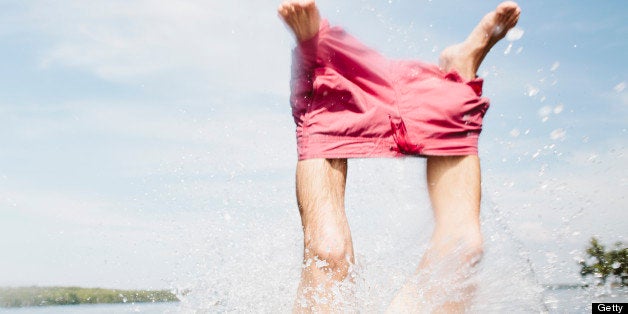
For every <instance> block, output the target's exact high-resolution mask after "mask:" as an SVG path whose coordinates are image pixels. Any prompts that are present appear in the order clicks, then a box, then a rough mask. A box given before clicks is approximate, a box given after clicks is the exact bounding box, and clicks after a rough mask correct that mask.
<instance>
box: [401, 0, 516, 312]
mask: <svg viewBox="0 0 628 314" xmlns="http://www.w3.org/2000/svg"><path fill="white" fill-rule="evenodd" d="M519 14H520V9H519V7H518V6H517V4H516V3H514V2H511V1H507V2H503V3H501V4H500V5H499V6H497V8H496V9H495V11H493V12H491V13H489V14H487V15H486V16H484V18H483V19H482V20H481V21H480V23H479V24H478V26H476V28H475V29H474V30H473V31H472V32H471V34H470V35H469V37H468V38H467V39H466V40H465V41H464V42H462V43H460V44H457V45H455V46H451V47H448V48H446V49H445V50H444V51H443V53H442V54H441V61H440V66H441V69H442V70H444V71H451V70H456V71H457V72H458V73H459V74H460V75H461V76H462V77H463V78H464V79H467V80H471V79H473V78H475V75H476V72H477V70H478V68H479V67H480V64H481V62H482V60H484V57H486V55H487V54H488V52H489V51H490V49H491V48H492V47H493V45H495V43H497V42H498V41H499V40H500V39H502V38H504V36H505V35H506V33H507V32H508V30H510V29H511V28H512V27H514V26H515V25H516V23H517V21H518V19H519ZM427 183H428V190H429V194H430V200H431V202H432V207H433V210H434V218H435V222H436V226H435V228H434V232H433V233H432V238H431V240H430V246H429V248H428V250H427V251H426V253H425V254H424V256H423V258H422V260H421V262H420V263H419V267H418V268H417V270H416V273H415V276H414V277H413V280H410V281H408V282H407V283H406V284H405V285H404V286H403V287H402V288H401V290H400V291H399V293H398V294H397V296H396V297H395V298H394V300H393V302H392V303H391V305H390V308H389V312H393V313H398V312H415V311H418V312H425V311H438V312H445V313H449V312H463V311H464V310H465V309H466V308H467V307H468V306H469V305H470V300H471V298H472V297H473V290H474V288H473V285H472V284H469V283H468V282H466V279H467V278H468V277H469V276H470V275H471V274H472V273H473V271H474V267H475V265H476V264H477V263H478V262H479V259H480V257H481V255H482V234H481V232H480V198H481V195H480V194H481V177H480V160H479V158H478V157H477V156H457V157H439V156H430V157H428V160H427Z"/></svg>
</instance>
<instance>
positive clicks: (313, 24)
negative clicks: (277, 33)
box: [277, 0, 321, 42]
mask: <svg viewBox="0 0 628 314" xmlns="http://www.w3.org/2000/svg"><path fill="white" fill-rule="evenodd" d="M277 12H278V13H279V16H281V18H282V19H283V20H284V22H286V24H288V26H289V27H290V28H291V29H292V32H293V33H294V35H295V36H296V38H297V41H299V42H301V41H306V40H308V39H310V38H312V37H314V36H315V35H316V33H318V28H319V26H320V22H321V17H320V15H319V13H318V8H317V7H316V3H315V2H314V0H287V1H284V2H283V3H282V4H281V5H280V6H279V8H278V9H277Z"/></svg>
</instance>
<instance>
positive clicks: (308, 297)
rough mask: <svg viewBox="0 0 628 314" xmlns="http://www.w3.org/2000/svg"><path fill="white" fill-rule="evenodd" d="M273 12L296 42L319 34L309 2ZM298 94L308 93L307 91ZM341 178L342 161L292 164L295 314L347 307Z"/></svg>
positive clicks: (347, 236)
mask: <svg viewBox="0 0 628 314" xmlns="http://www.w3.org/2000/svg"><path fill="white" fill-rule="evenodd" d="M277 11H278V13H279V15H280V17H281V18H282V19H283V20H284V22H286V24H287V25H288V26H289V27H290V29H291V30H292V32H293V33H294V35H295V37H296V40H297V41H305V40H308V39H310V38H312V37H313V36H315V35H316V33H317V32H318V30H319V26H320V15H319V13H318V9H317V7H316V4H315V2H314V1H313V0H289V1H285V2H284V3H282V4H281V5H280V6H279V8H278V9H277ZM309 70H310V69H299V71H300V72H307V71H309ZM310 84H311V83H310ZM303 90H305V93H309V92H311V86H307V87H304V88H303ZM293 92H294V91H293ZM346 177H347V160H346V159H308V160H302V161H299V162H298V163H297V173H296V189H297V191H296V192H297V202H298V204H299V212H300V214H301V223H302V226H303V240H304V245H303V246H304V253H303V269H302V272H301V282H300V284H299V289H298V291H297V300H296V302H295V304H294V312H330V311H340V310H341V306H342V305H343V304H342V303H344V302H346V301H347V300H343V297H350V296H347V295H346V294H344V293H343V291H342V290H343V288H344V287H345V285H344V284H347V282H346V280H345V279H346V278H347V275H348V273H349V268H350V266H351V265H352V264H353V262H354V257H353V244H352V242H351V232H350V230H349V224H348V223H347V217H346V215H345V209H344V196H345V183H346ZM338 288H340V289H338ZM339 291H340V292H339Z"/></svg>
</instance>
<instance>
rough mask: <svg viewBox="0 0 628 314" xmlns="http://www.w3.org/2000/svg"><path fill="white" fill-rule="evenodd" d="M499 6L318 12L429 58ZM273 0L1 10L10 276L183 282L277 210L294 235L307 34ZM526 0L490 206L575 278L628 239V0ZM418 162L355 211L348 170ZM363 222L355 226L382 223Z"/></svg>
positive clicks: (99, 282)
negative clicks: (293, 104) (299, 70)
mask: <svg viewBox="0 0 628 314" xmlns="http://www.w3.org/2000/svg"><path fill="white" fill-rule="evenodd" d="M497 3H498V1H482V2H481V3H480V4H479V3H477V2H469V1H461V0H448V1H445V0H431V1H427V0H423V1H409V0H390V1H374V0H361V1H343V2H342V3H337V1H336V2H335V1H319V6H320V7H321V11H322V14H323V15H324V16H325V17H327V18H328V19H330V21H331V22H332V23H333V24H340V25H343V26H344V27H345V28H346V29H348V30H349V31H350V32H351V33H353V34H355V35H356V36H357V37H358V38H360V39H361V40H363V41H364V42H366V43H367V44H369V45H371V46H373V47H375V48H377V49H378V50H380V51H382V52H383V53H384V54H386V55H389V56H391V57H403V58H415V57H416V58H420V59H422V60H426V61H430V62H435V61H436V60H437V57H438V53H439V51H440V50H441V49H443V48H444V47H446V46H447V45H450V44H453V43H455V42H457V41H460V40H462V39H463V38H464V37H465V36H466V34H467V33H468V32H469V30H470V29H471V28H472V27H473V26H474V25H475V24H476V23H477V21H478V20H479V19H480V18H481V17H482V16H483V14H484V13H486V12H488V11H489V10H491V9H492V8H494V7H495V6H496V5H497ZM278 4H279V2H278V1H192V0H188V1H177V2H176V3H174V2H167V1H157V0H153V1H149V0H145V1H65V0H62V1H44V0H41V1H10V0H7V1H3V2H2V3H1V4H0V25H1V26H0V69H1V71H0V86H2V87H1V88H0V144H1V148H0V235H1V237H0V248H2V251H3V258H2V259H0V286H2V285H31V284H40V285H57V284H59V285H69V284H73V285H82V286H109V287H132V288H133V287H141V288H144V287H159V288H161V287H169V286H170V285H171V284H172V283H173V282H178V281H181V277H186V276H189V277H195V274H197V273H195V271H197V270H196V269H197V268H195V267H196V266H198V265H196V266H194V264H195V262H194V261H195V258H194V257H190V255H194V254H192V253H190V252H199V251H201V252H204V253H202V254H201V255H203V256H205V257H204V258H202V260H203V261H205V262H207V263H208V265H209V266H207V265H206V266H207V267H209V268H211V267H214V268H216V267H218V268H219V267H220V265H221V264H220V263H221V262H220V261H221V260H220V259H218V261H216V260H215V259H214V258H216V256H215V255H211V256H210V253H208V252H217V253H216V254H217V255H220V254H224V253H220V252H225V251H222V249H223V246H227V247H229V249H226V248H225V249H226V250H227V251H229V250H230V249H231V248H232V247H233V246H237V243H238V242H239V241H245V242H247V243H248V241H250V239H248V238H247V236H248V235H247V234H248V233H251V232H254V231H260V232H264V231H263V230H265V228H264V225H263V224H264V222H267V223H268V224H269V225H272V226H274V225H275V224H276V223H277V221H282V222H283V221H285V219H288V221H289V222H288V224H289V225H290V227H288V228H287V230H288V231H285V232H286V234H283V233H282V235H280V236H277V238H276V239H279V240H281V239H284V240H285V239H290V241H293V237H292V236H293V235H295V234H296V235H298V216H295V215H296V214H297V211H296V206H295V202H294V192H293V182H292V181H293V172H294V165H295V161H296V150H295V148H294V142H295V141H294V133H293V132H294V125H293V122H292V118H291V117H290V110H289V105H288V101H287V97H288V94H289V90H288V79H289V67H290V63H289V62H290V49H291V47H292V46H293V40H292V38H291V36H290V35H289V33H288V32H287V31H286V30H285V27H284V26H283V25H282V23H281V22H280V21H279V19H278V18H277V17H276V13H275V8H276V6H277V5H278ZM520 4H521V6H522V9H523V13H522V17H521V20H520V23H519V25H518V28H519V29H520V30H521V31H523V36H522V37H521V38H520V39H518V40H515V41H512V42H509V41H503V42H501V43H500V44H498V45H497V46H496V47H495V48H494V49H493V51H492V52H491V54H490V55H489V56H488V57H487V59H486V60H485V63H484V66H483V67H482V68H481V69H480V73H479V74H480V75H481V76H483V77H485V79H486V82H485V95H487V96H488V97H490V98H491V100H492V105H491V109H490V110H489V113H488V115H487V117H486V119H485V128H484V133H483V135H482V139H481V144H480V154H481V157H482V160H483V162H482V167H483V169H484V183H483V188H484V199H485V207H490V208H489V209H488V210H486V211H485V213H486V215H490V214H491V213H493V214H494V213H495V212H494V211H492V210H495V211H498V212H499V213H500V214H499V215H500V217H501V218H502V219H503V221H504V223H505V226H506V228H507V229H509V230H511V231H512V234H513V237H514V241H516V242H518V243H519V242H520V243H522V244H523V247H524V248H525V249H526V250H528V251H529V252H530V254H531V256H532V262H533V265H534V267H535V270H536V272H537V276H538V278H539V280H540V281H542V282H561V281H568V282H570V281H575V280H577V279H578V277H577V276H575V275H573V273H574V272H577V267H575V266H574V263H575V262H574V259H577V258H578V252H577V251H582V249H583V248H584V245H585V243H586V241H587V240H588V238H590V237H591V236H594V235H598V236H600V237H601V238H602V240H603V241H605V242H608V243H611V242H614V241H620V240H623V241H626V236H627V235H628V234H627V233H626V230H628V222H627V221H628V213H627V212H626V208H627V207H628V206H627V205H628V200H627V199H626V191H627V190H628V189H627V188H628V166H626V165H627V164H628V149H627V147H626V145H627V144H628V131H627V129H628V89H626V87H627V86H626V85H627V84H628V83H627V81H628V78H627V77H626V73H627V71H628V66H627V63H626V60H625V56H626V55H628V47H627V46H628V41H627V40H626V38H628V23H627V22H626V21H625V17H626V16H628V4H627V3H626V2H625V1H606V2H603V3H602V2H599V1H579V2H573V1H571V2H568V1H528V2H521V3H520ZM509 45H511V47H510V48H509V47H508V46H509ZM421 162H422V161H390V162H388V163H386V161H358V162H357V163H356V165H357V166H356V167H354V168H351V166H350V181H349V183H350V184H351V183H352V182H354V183H355V185H356V186H359V187H361V188H364V189H366V191H367V192H360V190H359V189H358V188H356V190H349V192H350V193H352V194H350V195H348V198H349V200H352V199H353V200H356V201H355V202H354V203H350V202H349V203H348V207H359V206H360V204H362V203H361V202H360V199H361V197H362V196H361V195H362V194H361V193H368V191H369V190H368V189H369V187H370V185H369V184H370V183H368V182H363V181H360V180H358V181H351V180H353V179H351V176H352V173H356V172H355V171H354V172H352V170H351V169H358V170H356V171H357V172H363V173H358V174H357V177H359V176H360V175H362V176H364V175H365V174H364V173H366V174H373V176H374V175H375V174H380V175H382V177H383V179H382V180H384V181H385V180H391V181H393V182H394V181H395V180H396V179H397V178H395V176H396V175H399V172H394V171H392V172H389V173H387V172H386V171H383V170H382V169H389V170H390V169H398V168H399V169H402V170H403V171H402V172H406V171H410V172H412V173H414V171H415V170H414V169H415V168H420V167H422V163H421ZM390 165H392V166H390ZM382 167H383V168H382ZM386 167H393V168H386ZM395 173H396V174H395ZM419 173H420V171H419ZM372 179H375V180H379V179H378V178H375V177H372ZM414 179H416V180H422V179H421V177H420V176H418V177H416V178H415V177H413V176H411V179H408V180H414ZM356 180H357V179H356ZM408 184H411V183H408ZM420 187H421V186H420V184H417V186H416V187H415V188H416V189H419V188H420ZM411 199H412V198H408V200H411ZM391 201H392V196H385V195H384V196H382V197H381V199H380V202H381V203H377V204H380V205H381V206H384V207H385V206H387V205H386V204H387V203H390V202H391ZM419 203H420V204H419V206H417V208H418V207H423V208H425V207H427V206H428V205H427V203H426V200H425V198H423V199H422V200H421V201H420V202H419ZM374 206H375V205H374ZM415 206H416V204H415ZM426 213H428V214H429V211H428V212H426ZM350 214H351V213H350ZM352 215H354V214H352ZM355 215H356V216H355V217H357V218H354V220H355V221H356V222H357V223H356V224H357V225H358V226H357V227H356V228H357V229H358V231H357V233H358V234H359V233H360V231H359V230H360V227H359V225H360V223H367V222H368V221H370V220H369V219H371V218H369V217H368V215H363V214H355ZM286 217H289V218H286ZM350 219H351V217H350ZM487 219H490V218H487ZM223 227H224V228H231V229H229V230H230V231H228V232H227V231H224V230H222V229H221V228H223ZM403 228H408V229H412V228H413V226H412V225H406V226H404V227H403ZM282 232H283V231H282ZM291 232H292V233H291ZM229 238H230V239H239V240H228V239H229ZM262 238H263V237H262ZM264 239H266V238H264ZM260 241H261V240H260ZM264 241H266V240H264ZM268 241H273V240H268ZM290 243H292V242H290ZM261 244H262V245H264V244H268V242H261ZM365 247H367V248H368V246H367V245H365ZM367 251H368V250H367ZM199 254H200V253H199ZM298 254H300V253H299V252H298V248H297V250H296V251H295V255H298ZM289 255H290V254H289ZM208 256H210V257H208ZM247 256H248V255H247ZM290 256H292V255H290ZM296 260H298V256H297V257H296ZM211 261H214V264H211ZM223 263H224V261H223ZM210 264H211V265H210Z"/></svg>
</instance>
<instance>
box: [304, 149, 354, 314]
mask: <svg viewBox="0 0 628 314" xmlns="http://www.w3.org/2000/svg"><path fill="white" fill-rule="evenodd" d="M346 176H347V160H346V159H309V160H302V161H299V163H298V164H297V174H296V187H297V201H298V204H299V211H300V213H301V223H302V225H303V236H304V237H303V238H304V253H303V270H302V273H301V283H300V284H299V290H298V292H297V300H296V302H295V306H294V311H295V312H312V311H322V312H329V311H333V310H339V305H342V304H339V302H346V301H347V300H342V298H343V296H344V297H347V296H346V295H342V294H341V295H338V294H337V293H336V294H334V293H333V290H338V289H337V288H338V287H339V284H340V283H341V282H343V281H344V280H345V279H346V277H347V275H348V273H349V268H350V266H351V265H352V264H353V262H354V258H353V245H352V243H351V232H350V230H349V225H348V223H347V217H346V215H345V210H344V194H345V182H346ZM340 288H341V289H340V290H342V286H340Z"/></svg>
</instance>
